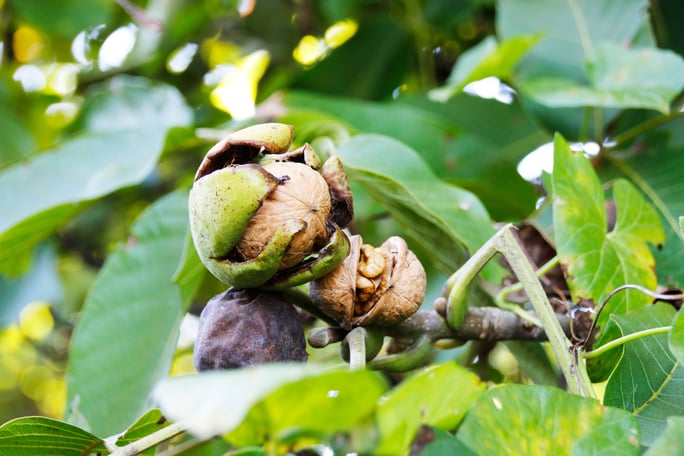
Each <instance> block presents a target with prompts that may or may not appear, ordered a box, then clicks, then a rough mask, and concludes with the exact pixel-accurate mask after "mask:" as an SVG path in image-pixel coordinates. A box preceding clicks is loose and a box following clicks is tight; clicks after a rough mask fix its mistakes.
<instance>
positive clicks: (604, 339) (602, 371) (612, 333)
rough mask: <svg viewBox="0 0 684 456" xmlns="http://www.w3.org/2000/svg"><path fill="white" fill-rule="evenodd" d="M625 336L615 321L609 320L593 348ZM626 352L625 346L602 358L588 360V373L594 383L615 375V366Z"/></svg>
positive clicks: (604, 354)
mask: <svg viewBox="0 0 684 456" xmlns="http://www.w3.org/2000/svg"><path fill="white" fill-rule="evenodd" d="M622 336H624V334H623V333H622V331H621V330H620V327H619V326H618V325H616V324H615V320H613V319H612V318H609V319H608V320H607V321H606V323H605V325H604V326H603V327H602V328H601V330H600V332H599V335H598V337H597V338H596V342H595V343H594V346H593V347H592V348H598V347H600V346H601V345H604V344H606V343H608V342H610V341H612V340H615V339H618V338H620V337H622ZM624 351H625V346H624V345H620V346H619V347H615V348H613V349H612V350H608V351H607V352H605V353H603V354H602V355H601V356H598V357H596V358H589V359H587V360H586V363H587V373H588V374H589V378H590V379H591V381H592V382H594V383H600V382H605V381H606V380H608V378H610V374H612V373H613V370H614V369H615V366H617V365H618V363H619V362H620V359H622V355H623V353H624Z"/></svg>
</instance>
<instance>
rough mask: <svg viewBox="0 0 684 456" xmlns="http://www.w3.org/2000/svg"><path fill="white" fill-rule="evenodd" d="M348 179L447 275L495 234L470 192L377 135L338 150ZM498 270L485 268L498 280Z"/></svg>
mask: <svg viewBox="0 0 684 456" xmlns="http://www.w3.org/2000/svg"><path fill="white" fill-rule="evenodd" d="M338 154H339V156H340V158H341V159H342V163H343V164H344V167H345V171H346V172H347V174H348V175H349V177H350V178H351V179H352V180H354V181H356V182H358V183H359V184H361V186H363V188H364V189H365V190H366V191H367V192H368V193H369V194H370V195H371V196H373V197H374V198H375V199H377V200H378V201H379V202H380V204H382V205H383V206H384V207H385V208H386V209H387V210H388V211H389V212H390V214H391V215H392V217H394V218H395V219H396V220H397V221H398V222H399V223H400V224H401V225H402V227H403V228H404V229H405V230H406V232H407V233H408V234H410V235H411V236H412V237H413V238H414V239H416V240H417V241H419V242H421V243H422V244H423V247H424V248H425V249H426V251H428V252H431V253H432V255H433V256H434V258H435V263H436V264H437V265H438V267H439V268H440V269H441V270H442V272H444V273H445V274H450V273H452V272H453V271H455V270H456V269H457V268H458V267H459V266H460V265H461V264H462V263H463V262H464V260H465V255H466V253H465V251H464V249H463V247H466V248H467V249H468V250H469V251H470V252H475V251H476V250H477V249H478V248H479V247H480V246H481V245H482V244H484V243H485V242H486V241H487V240H488V239H489V237H491V236H492V235H493V234H494V228H493V227H492V226H491V224H490V221H489V217H488V215H487V212H486V210H485V209H484V207H483V206H482V203H480V201H479V200H478V199H477V198H476V197H475V196H474V195H472V194H471V193H470V192H467V191H465V190H463V189H460V188H458V187H455V186H453V185H449V184H447V183H445V182H444V181H442V180H440V179H439V178H438V177H437V176H435V174H434V173H433V172H432V170H431V169H430V168H429V167H428V166H427V165H426V164H425V162H423V161H422V160H421V159H420V158H419V157H418V155H417V154H416V153H415V152H414V151H413V150H412V149H410V148H409V147H407V146H406V145H404V144H402V143H400V142H399V141H396V140H394V139H391V138H388V137H385V136H380V135H359V136H355V137H354V138H352V139H351V140H349V141H348V142H346V143H344V144H342V145H341V146H340V148H339V149H338ZM501 273H502V271H501V269H500V268H498V267H497V266H496V265H494V264H493V263H490V265H488V266H487V267H486V268H485V274H486V277H487V279H488V280H490V281H492V282H498V281H499V279H500V278H501V275H500V274H501Z"/></svg>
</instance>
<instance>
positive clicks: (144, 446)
mask: <svg viewBox="0 0 684 456" xmlns="http://www.w3.org/2000/svg"><path fill="white" fill-rule="evenodd" d="M183 432H185V427H184V426H183V425H181V424H179V423H171V424H169V425H168V426H166V427H165V428H163V429H160V430H158V431H156V432H153V433H152V434H149V435H146V436H145V437H143V438H142V439H140V440H136V441H135V442H132V443H129V444H128V445H126V446H123V447H121V448H118V449H116V450H114V451H113V452H112V453H111V455H110V456H135V455H138V454H140V453H142V452H143V451H145V450H148V449H150V448H154V447H156V446H157V445H159V444H160V443H162V442H165V441H167V440H170V439H172V438H173V437H175V436H177V435H179V434H182V433H183Z"/></svg>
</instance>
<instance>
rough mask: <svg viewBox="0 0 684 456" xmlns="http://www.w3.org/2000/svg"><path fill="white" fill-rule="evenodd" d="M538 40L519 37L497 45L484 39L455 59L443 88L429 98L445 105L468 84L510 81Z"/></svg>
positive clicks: (532, 37)
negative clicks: (519, 63) (514, 71)
mask: <svg viewBox="0 0 684 456" xmlns="http://www.w3.org/2000/svg"><path fill="white" fill-rule="evenodd" d="M540 38H541V35H523V36H516V37H513V38H510V39H507V40H505V41H502V42H501V43H497V41H496V39H495V38H494V37H492V36H489V37H487V38H485V39H484V40H482V41H481V42H480V43H478V44H477V45H476V46H473V47H472V48H470V49H468V50H467V51H465V52H464V53H463V54H462V55H461V56H460V57H459V58H458V60H457V61H456V64H455V65H454V68H453V69H452V70H451V74H450V75H449V79H447V83H446V85H445V86H444V87H440V88H438V89H434V90H432V91H431V92H430V98H431V99H433V100H435V101H446V100H447V99H449V98H451V97H452V96H454V95H455V94H456V93H458V92H459V91H461V90H463V88H464V87H465V86H466V85H467V84H468V83H470V82H473V81H478V80H480V79H484V78H486V77H489V76H496V77H498V78H500V79H508V78H510V76H511V73H512V72H513V68H514V67H515V65H516V64H517V63H518V61H520V59H521V58H522V57H523V56H524V55H525V53H527V51H529V50H530V48H532V46H534V45H535V44H536V43H537V41H539V39H540Z"/></svg>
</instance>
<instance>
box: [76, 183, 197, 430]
mask: <svg viewBox="0 0 684 456" xmlns="http://www.w3.org/2000/svg"><path fill="white" fill-rule="evenodd" d="M187 217H188V215H187V193H186V192H177V193H172V194H170V195H168V196H167V197H165V198H163V199H162V200H160V201H159V202H157V203H156V204H154V205H153V206H151V207H150V208H149V209H148V210H147V211H146V212H144V213H143V215H141V216H140V218H139V219H138V220H137V221H136V223H135V224H134V226H133V228H132V239H131V242H130V243H129V244H128V245H126V246H121V247H119V248H118V249H117V250H116V251H114V252H113V253H112V254H111V255H110V256H109V257H108V258H107V261H106V262H105V265H104V266H103V268H102V269H101V270H100V272H99V274H98V276H97V278H96V280H95V283H94V284H93V286H92V288H91V290H90V292H89V294H88V297H87V299H86V302H85V305H84V308H83V311H82V313H81V316H80V318H79V320H78V322H77V325H76V329H75V331H74V335H73V338H72V342H71V352H70V356H69V363H68V369H67V389H68V401H69V406H70V416H71V420H72V421H77V422H84V423H86V424H87V425H88V426H89V427H90V429H91V430H92V431H93V432H95V433H97V434H99V435H111V434H114V433H117V432H120V431H121V430H123V429H125V428H126V427H127V426H128V425H129V424H130V423H131V422H132V421H133V420H134V419H135V418H136V417H137V416H140V414H142V412H144V411H145V408H146V405H147V400H148V396H149V394H150V391H151V389H152V387H153V386H154V385H155V383H156V382H157V381H158V379H159V378H160V377H161V376H163V375H165V374H166V372H167V370H168V368H169V365H170V361H171V357H172V355H173V352H174V350H175V344H176V339H177V336H178V326H179V324H180V320H181V316H182V315H181V314H182V311H181V296H180V292H179V290H178V288H177V287H176V285H175V284H174V283H173V282H172V280H171V278H172V276H173V274H174V271H175V269H176V265H177V264H178V261H179V258H180V255H181V250H182V248H183V242H184V239H185V232H186V227H187Z"/></svg>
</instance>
